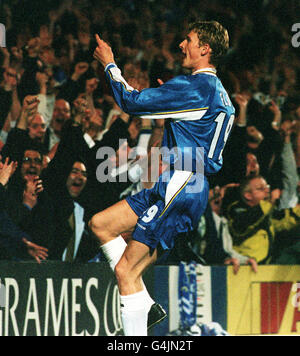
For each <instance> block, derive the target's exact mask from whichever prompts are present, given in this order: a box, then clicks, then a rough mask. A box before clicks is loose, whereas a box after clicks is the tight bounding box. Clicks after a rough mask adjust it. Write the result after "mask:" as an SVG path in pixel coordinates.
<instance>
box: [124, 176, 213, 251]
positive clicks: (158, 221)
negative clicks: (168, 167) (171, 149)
mask: <svg viewBox="0 0 300 356" xmlns="http://www.w3.org/2000/svg"><path fill="white" fill-rule="evenodd" d="M208 193H209V184H208V181H207V178H206V177H205V176H204V175H203V174H200V173H192V172H187V171H177V170H174V171H168V172H164V173H163V174H162V175H161V176H160V177H159V180H158V182H157V183H156V184H155V186H154V187H153V188H152V189H144V190H142V191H141V192H140V193H137V194H135V195H133V196H129V197H127V198H126V201H127V202H128V204H129V205H130V207H131V208H132V210H133V211H134V212H135V213H136V214H137V216H138V217H139V219H138V222H137V224H136V227H135V230H134V232H133V240H136V241H139V242H141V243H144V244H145V245H147V246H149V248H150V249H151V250H154V249H156V247H157V246H158V244H159V243H160V244H161V246H162V248H163V249H164V250H169V249H172V248H173V247H174V242H175V237H176V236H177V235H178V234H180V233H183V232H189V231H192V230H193V229H195V228H196V227H197V225H198V222H199V220H200V218H201V216H202V215H203V213H204V211H205V209H206V206H207V202H208Z"/></svg>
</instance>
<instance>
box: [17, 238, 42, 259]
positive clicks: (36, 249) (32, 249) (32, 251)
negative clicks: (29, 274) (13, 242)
mask: <svg viewBox="0 0 300 356" xmlns="http://www.w3.org/2000/svg"><path fill="white" fill-rule="evenodd" d="M23 242H24V244H25V245H26V247H27V252H28V254H29V255H30V256H31V257H33V258H34V259H35V260H36V261H37V263H41V260H46V258H47V257H48V253H47V252H48V249H46V247H42V246H39V245H36V244H34V243H33V242H30V241H28V240H27V239H25V238H24V239H23Z"/></svg>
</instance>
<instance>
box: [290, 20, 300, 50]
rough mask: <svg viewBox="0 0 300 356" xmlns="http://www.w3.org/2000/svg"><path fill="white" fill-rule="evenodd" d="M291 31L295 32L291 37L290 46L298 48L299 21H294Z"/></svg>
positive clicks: (299, 40) (299, 42)
mask: <svg viewBox="0 0 300 356" xmlns="http://www.w3.org/2000/svg"><path fill="white" fill-rule="evenodd" d="M292 32H296V33H295V34H294V36H293V37H292V46H293V47H295V48H298V47H300V23H294V25H293V26H292Z"/></svg>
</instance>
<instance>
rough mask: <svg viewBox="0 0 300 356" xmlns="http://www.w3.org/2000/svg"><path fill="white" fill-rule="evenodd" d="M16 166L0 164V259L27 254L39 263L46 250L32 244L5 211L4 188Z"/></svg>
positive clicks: (21, 256) (22, 256)
mask: <svg viewBox="0 0 300 356" xmlns="http://www.w3.org/2000/svg"><path fill="white" fill-rule="evenodd" d="M16 168H17V164H16V163H14V162H11V163H10V164H9V159H8V158H7V159H6V160H5V163H4V164H3V163H0V201H1V205H0V222H1V223H0V259H24V258H25V257H24V256H25V253H26V252H27V254H29V255H30V256H32V257H33V258H35V259H36V261H37V262H38V263H40V261H41V259H42V260H45V259H46V257H47V249H46V248H44V247H41V246H38V245H36V244H34V243H32V242H31V241H30V240H31V237H30V236H29V235H28V234H27V233H26V232H24V231H22V230H21V229H20V228H19V227H18V226H17V225H16V224H15V223H14V222H13V221H12V220H11V218H10V217H9V215H8V214H7V211H6V209H5V201H6V189H5V188H6V186H7V183H8V181H9V179H10V178H11V176H12V175H13V174H14V172H15V170H16Z"/></svg>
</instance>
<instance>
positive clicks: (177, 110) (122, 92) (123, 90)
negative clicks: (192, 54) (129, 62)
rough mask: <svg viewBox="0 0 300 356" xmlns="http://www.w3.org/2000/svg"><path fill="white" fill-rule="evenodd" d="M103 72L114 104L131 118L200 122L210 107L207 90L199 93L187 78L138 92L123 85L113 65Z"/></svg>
mask: <svg viewBox="0 0 300 356" xmlns="http://www.w3.org/2000/svg"><path fill="white" fill-rule="evenodd" d="M105 73H106V76H107V79H108V81H109V82H110V85H111V88H112V92H113V95H114V98H115V100H116V102H117V104H118V105H119V106H120V107H121V108H122V110H123V111H125V112H126V113H128V114H130V115H135V116H139V117H142V118H149V119H164V118H173V119H179V120H180V119H192V118H197V119H200V118H201V117H202V116H203V115H204V114H205V112H206V111H207V110H208V108H209V107H208V106H207V103H208V101H209V95H210V93H209V90H202V89H201V87H200V86H199V85H197V83H196V82H195V81H194V80H191V79H192V78H189V76H184V75H182V76H178V77H175V78H173V79H171V80H170V81H168V82H166V83H165V84H163V85H161V86H160V87H158V88H149V89H144V90H142V91H138V90H137V89H134V88H133V87H131V86H130V85H129V84H128V83H127V82H126V80H125V79H124V78H123V76H122V73H121V70H120V69H119V68H118V67H117V66H116V65H115V64H113V63H111V64H109V65H108V66H106V68H105ZM190 77H192V76H190ZM194 83H195V84H194Z"/></svg>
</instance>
